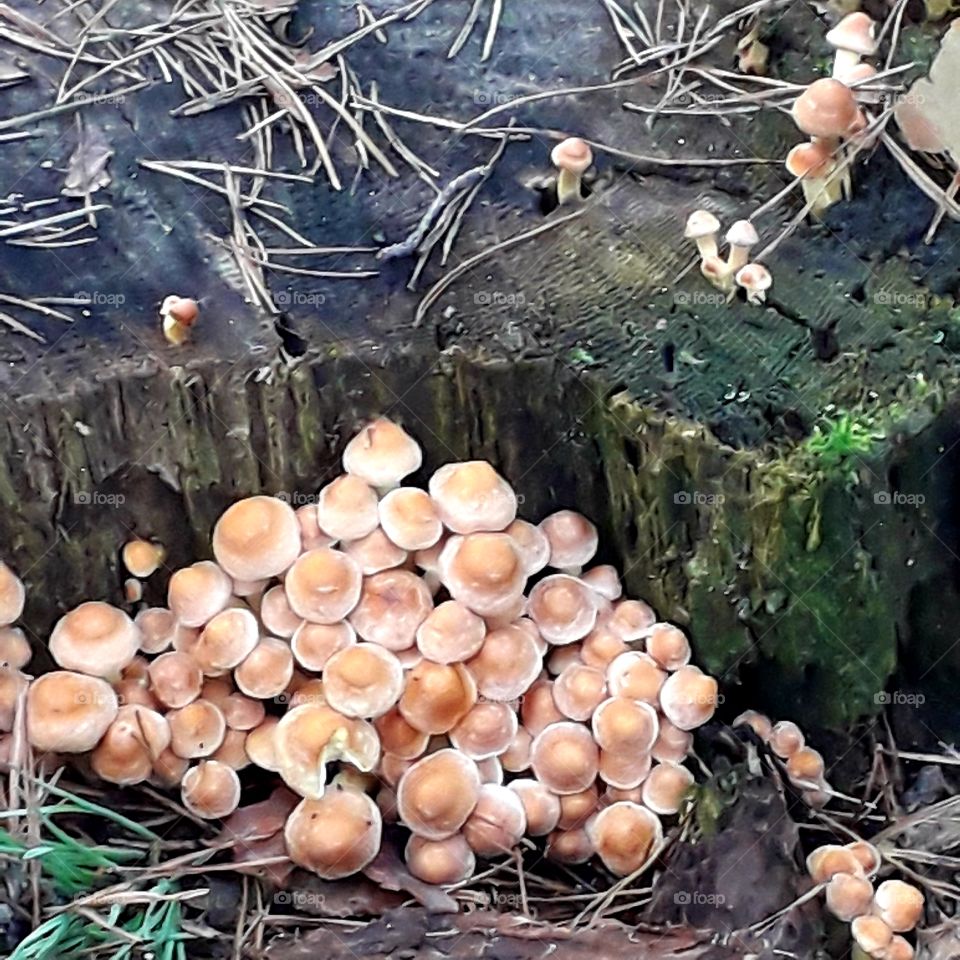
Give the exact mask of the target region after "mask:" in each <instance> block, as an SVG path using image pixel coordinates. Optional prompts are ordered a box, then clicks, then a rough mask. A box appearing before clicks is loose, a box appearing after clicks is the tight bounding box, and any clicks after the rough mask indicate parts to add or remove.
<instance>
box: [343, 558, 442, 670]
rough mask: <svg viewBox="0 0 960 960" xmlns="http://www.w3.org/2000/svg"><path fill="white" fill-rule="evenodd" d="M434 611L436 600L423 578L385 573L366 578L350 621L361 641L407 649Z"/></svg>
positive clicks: (408, 573)
mask: <svg viewBox="0 0 960 960" xmlns="http://www.w3.org/2000/svg"><path fill="white" fill-rule="evenodd" d="M432 609H433V597H432V596H431V594H430V590H429V588H428V587H427V585H426V584H425V583H424V582H423V579H422V578H421V577H418V576H417V575H416V574H415V573H411V572H410V571H409V570H384V571H383V572H382V573H375V574H374V575H373V576H372V577H365V578H364V580H363V584H362V587H361V590H360V598H359V600H358V601H357V604H356V606H355V607H354V608H353V610H351V611H350V614H349V616H348V619H349V621H350V624H351V626H352V627H353V629H354V630H356V631H357V636H358V637H360V638H361V639H363V640H369V641H370V642H371V643H378V644H380V645H381V646H383V647H386V648H387V649H388V650H394V651H396V650H406V649H407V648H408V647H412V646H413V644H414V642H415V640H416V636H417V629H418V628H419V626H420V624H422V623H423V621H424V620H426V619H427V615H428V614H429V613H430V611H431V610H432Z"/></svg>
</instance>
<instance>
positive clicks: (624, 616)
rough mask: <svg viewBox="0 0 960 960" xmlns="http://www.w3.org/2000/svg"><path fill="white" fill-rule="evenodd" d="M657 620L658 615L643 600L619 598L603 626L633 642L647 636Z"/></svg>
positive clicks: (605, 618)
mask: <svg viewBox="0 0 960 960" xmlns="http://www.w3.org/2000/svg"><path fill="white" fill-rule="evenodd" d="M656 621H657V615H656V614H655V613H654V612H653V610H652V609H651V608H650V607H649V606H648V605H647V604H645V603H644V602H643V601H642V600H618V601H617V602H616V603H615V604H614V605H613V609H612V610H611V611H610V612H609V613H608V614H606V615H605V616H604V617H603V621H602V624H601V626H602V627H603V628H604V629H605V630H610V631H611V632H613V633H615V634H617V635H619V636H620V637H622V638H623V640H625V641H626V642H627V643H631V642H632V641H634V640H639V639H641V637H645V636H646V635H647V631H648V630H649V629H650V627H652V626H653V625H654V623H656Z"/></svg>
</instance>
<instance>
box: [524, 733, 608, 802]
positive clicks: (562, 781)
mask: <svg viewBox="0 0 960 960" xmlns="http://www.w3.org/2000/svg"><path fill="white" fill-rule="evenodd" d="M530 766H531V767H532V768H533V772H534V774H535V775H536V777H537V779H538V780H540V781H541V782H542V783H544V784H545V785H546V786H547V787H549V788H550V789H551V790H552V791H553V792H554V793H557V794H561V795H563V794H566V793H579V792H580V791H581V790H586V789H587V787H589V786H590V784H591V783H593V781H594V780H595V779H596V778H597V772H598V770H599V768H600V751H599V749H598V748H597V744H596V743H595V742H594V739H593V737H592V736H590V731H589V730H588V729H587V728H586V727H585V726H583V725H582V724H580V723H574V722H572V721H569V720H565V721H561V722H559V723H552V724H550V726H549V727H546V728H545V729H544V730H542V731H541V732H540V733H539V734H537V736H536V737H535V738H534V741H533V744H532V745H531V747H530Z"/></svg>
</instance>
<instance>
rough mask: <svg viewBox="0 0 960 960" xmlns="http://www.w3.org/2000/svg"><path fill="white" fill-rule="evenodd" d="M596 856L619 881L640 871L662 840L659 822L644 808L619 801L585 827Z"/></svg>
mask: <svg viewBox="0 0 960 960" xmlns="http://www.w3.org/2000/svg"><path fill="white" fill-rule="evenodd" d="M587 834H588V835H589V836H590V839H591V840H592V841H593V844H594V846H595V847H596V850H597V856H599V857H600V859H601V860H602V861H603V864H604V866H605V867H606V868H607V869H608V870H609V871H610V872H611V873H614V874H616V875H617V876H618V877H625V876H628V875H629V874H631V873H633V872H635V871H636V870H639V869H640V868H641V867H643V866H644V865H645V864H646V863H647V862H648V861H649V859H650V857H651V855H652V854H653V852H654V850H655V849H656V848H657V846H658V845H659V843H660V842H661V840H662V839H663V827H662V826H661V824H660V820H659V818H658V817H657V816H656V814H654V813H652V812H651V811H650V810H648V809H647V808H646V807H644V806H641V805H640V804H638V803H632V802H631V801H629V800H620V801H617V802H616V803H611V804H610V806H608V807H604V809H602V810H601V811H600V812H599V813H598V814H597V815H596V816H595V817H593V818H592V819H591V820H590V822H589V823H588V824H587Z"/></svg>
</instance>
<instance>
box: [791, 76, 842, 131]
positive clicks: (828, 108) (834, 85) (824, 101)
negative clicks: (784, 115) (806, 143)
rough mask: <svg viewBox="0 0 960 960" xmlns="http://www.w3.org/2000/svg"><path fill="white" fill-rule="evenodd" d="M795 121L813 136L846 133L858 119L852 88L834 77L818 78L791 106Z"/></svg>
mask: <svg viewBox="0 0 960 960" xmlns="http://www.w3.org/2000/svg"><path fill="white" fill-rule="evenodd" d="M791 114H792V115H793V120H794V123H796V125H797V126H798V127H799V128H800V129H801V130H802V131H803V132H804V133H806V134H808V135H809V136H811V137H842V136H844V135H845V134H846V133H847V132H848V131H849V130H850V127H851V126H852V125H853V124H854V123H856V121H857V119H858V107H857V101H856V99H855V98H854V96H853V93H852V92H851V90H850V88H849V87H848V86H846V84H843V83H841V82H840V81H839V80H834V79H833V78H832V77H824V78H822V79H820V80H814V82H813V83H811V84H810V86H809V87H807V89H806V90H804V91H803V93H801V94H800V96H799V97H797V99H796V101H795V102H794V104H793V109H792V110H791Z"/></svg>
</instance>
